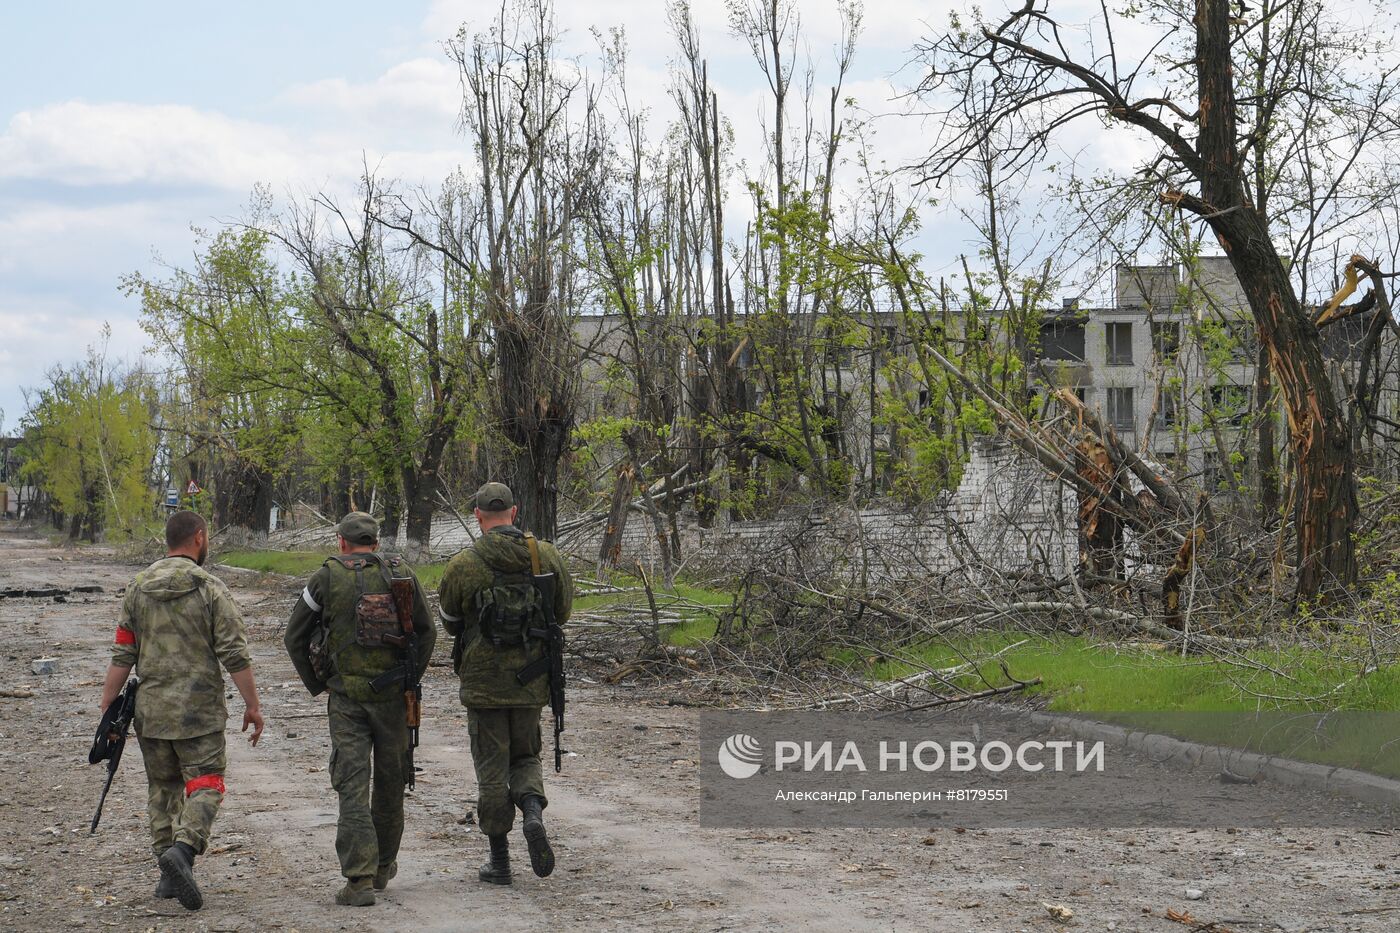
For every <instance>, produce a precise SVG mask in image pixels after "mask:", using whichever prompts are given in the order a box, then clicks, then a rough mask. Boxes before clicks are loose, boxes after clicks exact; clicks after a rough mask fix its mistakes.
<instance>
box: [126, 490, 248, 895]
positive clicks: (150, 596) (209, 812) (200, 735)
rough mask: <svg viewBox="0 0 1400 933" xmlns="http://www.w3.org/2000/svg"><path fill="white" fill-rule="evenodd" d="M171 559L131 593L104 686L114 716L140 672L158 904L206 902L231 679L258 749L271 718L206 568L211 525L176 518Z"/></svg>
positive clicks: (231, 608)
mask: <svg viewBox="0 0 1400 933" xmlns="http://www.w3.org/2000/svg"><path fill="white" fill-rule="evenodd" d="M165 542H166V547H167V550H168V554H167V556H166V557H164V558H162V559H161V560H158V561H156V562H155V563H154V564H152V565H151V566H149V567H147V568H146V569H145V570H143V571H141V572H140V573H139V574H137V575H136V579H135V580H133V581H132V582H131V585H130V586H128V587H127V589H126V597H125V599H124V600H123V601H122V609H121V619H120V621H119V622H118V623H117V636H116V644H115V645H114V646H113V648H112V664H111V666H110V667H108V669H107V679H106V682H105V683H104V684H103V688H102V708H103V709H106V708H107V707H108V706H110V705H111V703H112V701H113V700H115V699H116V697H117V694H118V693H120V692H121V689H122V686H123V685H124V684H125V683H126V680H127V676H128V674H129V673H130V672H131V669H132V668H133V667H135V668H136V673H137V675H138V676H139V677H140V678H141V689H140V690H138V691H137V693H136V720H135V727H136V736H137V739H138V740H139V741H140V744H141V757H142V758H143V759H144V761H145V765H146V783H147V787H148V797H147V812H148V814H149V817H150V825H151V847H152V849H154V851H155V855H156V858H157V860H158V862H159V865H160V871H161V879H160V883H159V884H158V885H157V886H156V896H157V897H166V898H168V897H175V898H179V900H180V903H181V904H183V905H184V906H185V907H186V908H188V909H190V910H198V909H199V908H200V907H201V906H203V904H204V898H203V895H202V894H201V893H200V891H199V886H198V885H197V884H196V883H195V879H194V859H195V856H196V855H200V854H202V853H203V852H204V850H205V848H206V847H207V846H208V845H209V831H210V829H211V828H212V827H213V825H214V817H215V815H216V814H217V813H218V812H219V805H220V804H221V803H222V802H223V799H224V766H225V757H224V725H225V723H226V722H227V721H228V709H227V707H226V706H225V705H224V681H223V676H222V674H221V673H220V672H219V668H220V666H222V667H223V669H224V670H226V671H228V672H229V675H230V676H231V677H232V679H233V682H234V685H235V686H237V687H238V692H239V693H240V694H241V695H242V697H243V703H244V712H243V730H244V731H245V732H246V731H247V730H248V727H249V726H252V727H253V734H252V736H251V737H250V739H249V741H251V742H252V744H254V745H257V744H258V738H259V737H260V736H261V735H262V731H263V718H262V712H261V710H260V706H259V703H258V689H257V686H256V684H255V683H254V680H253V668H252V659H251V658H250V656H249V654H248V639H247V636H246V635H245V634H244V631H243V618H242V616H241V615H239V612H238V607H237V606H236V605H234V602H233V597H232V596H231V595H230V594H229V591H228V587H226V586H225V585H224V584H223V582H222V581H221V580H219V579H218V578H217V577H215V576H213V575H212V574H210V573H209V572H208V571H206V570H204V569H203V564H204V560H205V558H206V557H207V556H208V553H209V540H208V530H207V528H206V526H205V523H204V519H203V518H201V517H200V516H198V515H197V514H195V513H194V512H176V513H175V514H174V515H172V516H170V519H169V521H167V522H166V524H165Z"/></svg>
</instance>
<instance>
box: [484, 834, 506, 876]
mask: <svg viewBox="0 0 1400 933" xmlns="http://www.w3.org/2000/svg"><path fill="white" fill-rule="evenodd" d="M486 838H487V839H488V840H490V842H491V857H490V858H489V859H487V860H486V864H485V865H482V866H481V868H480V870H478V871H477V873H476V876H477V877H478V878H480V879H481V880H482V881H486V882H489V883H490V884H510V837H509V836H487V837H486Z"/></svg>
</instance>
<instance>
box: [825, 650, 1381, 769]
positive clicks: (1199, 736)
mask: <svg viewBox="0 0 1400 933" xmlns="http://www.w3.org/2000/svg"><path fill="white" fill-rule="evenodd" d="M1022 641H1024V644H1019V645H1018V644H1017V642H1022ZM1013 645H1014V646H1015V647H1009V646H1013ZM997 651H1003V653H1002V654H1001V655H1000V656H999V658H998V659H996V660H991V661H981V662H979V663H978V664H977V665H976V666H975V668H974V669H972V670H970V671H968V672H967V673H963V674H959V675H956V676H954V677H951V678H949V679H950V680H951V681H952V682H954V683H956V684H957V685H958V686H961V687H963V688H965V689H967V690H969V691H977V690H981V689H986V688H988V687H1000V686H1005V685H1007V684H1009V683H1010V682H1011V680H1010V678H1008V677H1007V675H1006V673H1005V672H1004V671H1003V670H1002V668H1001V664H1000V662H1004V663H1005V664H1006V668H1007V670H1009V671H1010V673H1011V675H1012V676H1013V677H1014V678H1015V679H1016V680H1020V681H1029V680H1034V679H1035V678H1037V677H1039V678H1040V679H1041V683H1039V684H1037V685H1035V686H1033V687H1029V688H1027V689H1026V690H1025V691H1024V692H1023V693H1020V694H1018V695H1019V696H1026V695H1029V696H1033V697H1038V698H1040V699H1042V700H1043V701H1044V702H1045V705H1046V707H1047V708H1048V709H1050V710H1053V711H1060V712H1068V713H1074V712H1083V713H1093V714H1095V715H1096V716H1100V717H1102V718H1105V719H1109V720H1113V721H1117V722H1120V723H1122V724H1124V725H1129V726H1132V727H1133V728H1136V729H1142V730H1145V731H1153V732H1165V733H1168V734H1173V735H1177V736H1179V737H1181V738H1188V739H1194V740H1197V741H1201V742H1205V743H1207V744H1218V745H1227V746H1231V747H1236V748H1248V749H1252V750H1257V751H1263V752H1267V753H1272V754H1282V755H1287V756H1289V757H1293V758H1298V759H1302V760H1308V761H1317V762H1322V763H1325V764H1334V765H1340V766H1344V767H1354V768H1362V769H1364V770H1368V771H1373V772H1376V773H1380V774H1385V775H1387V776H1390V777H1400V744H1397V743H1391V742H1388V741H1386V740H1387V739H1391V738H1400V736H1394V735H1392V733H1394V732H1395V727H1394V721H1395V718H1394V713H1393V712H1391V711H1394V710H1396V709H1397V708H1400V674H1397V670H1396V667H1395V666H1387V665H1382V666H1381V667H1380V669H1379V670H1376V671H1374V672H1372V673H1370V674H1368V675H1367V676H1364V677H1359V676H1357V671H1356V670H1355V668H1354V667H1352V666H1348V665H1346V664H1344V663H1342V662H1340V661H1339V660H1338V657H1337V655H1335V654H1332V653H1329V652H1327V651H1325V650H1320V649H1310V648H1301V647H1286V648H1277V649H1259V650H1254V651H1249V652H1246V653H1244V655H1243V656H1242V657H1241V658H1238V659H1236V660H1235V662H1234V663H1226V662H1224V661H1220V660H1216V659H1212V658H1200V657H1194V656H1193V657H1185V658H1183V657H1181V655H1180V654H1179V653H1175V652H1172V651H1168V650H1161V649H1156V648H1153V647H1151V646H1148V645H1132V646H1112V645H1102V644H1098V643H1095V642H1093V641H1091V640H1090V639H1087V638H1084V637H1071V636H1055V637H1045V636H1034V635H1027V634H1024V633H1012V632H996V633H984V634H979V635H971V636H960V637H956V638H952V639H947V640H938V641H933V642H929V643H926V644H923V645H919V646H916V647H913V648H905V649H902V650H901V651H900V652H897V653H898V654H899V655H901V656H902V657H904V658H909V659H914V660H917V661H919V662H921V663H922V664H926V665H928V666H929V667H932V668H935V669H943V668H949V667H953V666H954V665H957V664H962V663H965V662H967V661H968V660H969V659H981V658H986V657H987V656H988V655H990V654H992V653H994V652H997ZM833 660H835V661H836V662H837V663H840V664H843V665H845V666H847V667H848V668H849V669H851V670H852V672H859V673H862V674H864V675H865V676H866V677H869V678H871V679H875V680H886V679H892V678H895V677H904V676H908V675H910V674H913V673H916V672H917V671H918V670H919V669H920V668H918V667H917V666H916V665H914V664H911V663H906V662H904V661H899V660H888V659H875V658H872V657H862V656H861V654H860V653H859V652H856V651H853V650H843V651H840V652H836V653H835V654H834V655H833ZM1329 710H1347V711H1355V712H1357V715H1355V716H1351V717H1328V718H1327V720H1326V721H1325V723H1323V724H1322V727H1321V728H1319V720H1318V717H1308V716H1300V715H1298V714H1299V713H1301V712H1305V711H1312V712H1324V711H1329ZM1183 713H1193V714H1208V713H1250V714H1259V715H1257V716H1250V717H1240V716H1209V715H1194V716H1183V715H1179V714H1183ZM1392 746H1394V748H1395V750H1392Z"/></svg>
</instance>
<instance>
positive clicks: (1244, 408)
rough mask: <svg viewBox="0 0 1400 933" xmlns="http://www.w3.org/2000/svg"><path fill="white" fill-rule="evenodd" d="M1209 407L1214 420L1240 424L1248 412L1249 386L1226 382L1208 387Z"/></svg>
mask: <svg viewBox="0 0 1400 933" xmlns="http://www.w3.org/2000/svg"><path fill="white" fill-rule="evenodd" d="M1210 407H1211V411H1212V414H1213V416H1214V417H1215V420H1216V421H1219V422H1221V423H1222V424H1231V425H1240V424H1243V423H1244V418H1245V415H1247V414H1249V386H1243V385H1237V384H1235V383H1226V384H1224V385H1217V386H1211V387H1210Z"/></svg>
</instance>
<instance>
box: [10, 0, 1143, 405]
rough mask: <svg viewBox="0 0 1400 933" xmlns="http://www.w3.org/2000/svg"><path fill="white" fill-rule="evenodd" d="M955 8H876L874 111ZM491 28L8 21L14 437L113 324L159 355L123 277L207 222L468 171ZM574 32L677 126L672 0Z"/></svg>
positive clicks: (899, 137)
mask: <svg viewBox="0 0 1400 933" xmlns="http://www.w3.org/2000/svg"><path fill="white" fill-rule="evenodd" d="M951 5H952V3H951V0H932V2H916V0H886V2H883V3H875V2H870V3H868V4H867V8H866V10H865V23H864V29H863V37H862V41H861V43H860V46H859V51H858V53H857V58H856V67H855V72H854V74H853V76H852V79H851V80H850V82H849V83H848V85H847V91H848V92H849V93H850V94H851V95H853V96H855V97H856V98H857V100H858V101H859V103H860V105H861V106H862V107H863V108H865V109H866V110H867V111H870V112H873V113H880V112H885V111H888V110H891V109H895V108H896V107H897V105H896V104H894V103H892V102H891V100H890V99H891V97H892V96H893V95H894V94H895V93H896V91H897V90H899V89H902V88H903V87H905V86H907V84H908V82H909V81H910V80H911V76H910V75H909V74H908V73H907V72H906V73H905V74H903V75H901V74H899V73H898V72H899V69H900V68H901V66H902V65H903V63H904V62H906V61H907V60H908V58H909V48H910V46H911V45H912V43H913V42H914V41H915V40H916V39H917V37H918V36H919V35H920V34H921V33H924V32H926V31H927V30H926V29H925V28H924V27H923V26H922V25H921V24H922V23H924V22H930V23H934V24H942V23H944V22H946V16H947V11H948V9H949V8H950V6H951ZM958 5H959V6H961V4H958ZM694 7H695V11H694V15H695V19H696V22H697V26H698V29H699V33H700V38H701V44H702V48H703V50H704V51H705V53H706V54H707V56H708V57H709V59H710V61H711V75H712V78H713V80H714V82H715V84H716V85H717V87H718V90H719V95H720V106H721V109H722V110H723V112H724V113H725V115H726V117H727V119H728V120H729V121H731V123H732V125H733V127H734V129H735V134H736V148H737V152H738V155H739V156H740V157H741V158H748V159H757V158H758V156H759V153H760V151H761V149H760V147H761V142H762V132H763V131H762V125H763V124H762V114H763V112H764V103H765V94H766V90H765V84H764V81H763V78H762V76H761V74H760V73H759V71H758V69H757V66H756V65H755V64H754V63H753V61H752V59H751V58H750V56H749V53H748V50H747V49H746V48H745V46H744V45H743V43H742V42H741V41H740V40H738V39H735V38H734V37H732V36H731V35H730V34H729V29H728V24H727V18H726V14H725V11H724V8H723V6H722V4H720V3H718V2H714V0H703V2H696V3H695V4H694ZM1094 8H1095V9H1097V7H1096V6H1095V7H1094ZM800 9H801V16H802V21H803V27H804V33H805V35H806V41H807V47H808V48H809V49H810V51H811V53H812V55H813V57H814V58H816V59H819V60H821V61H827V60H829V58H830V49H831V47H832V45H833V44H834V42H835V40H836V36H837V18H836V16H835V7H834V3H830V2H826V0H801V2H800ZM490 10H494V4H493V3H484V4H483V3H480V2H472V0H416V2H396V3H385V2H377V3H368V2H345V0H342V2H335V3H331V2H325V0H317V2H305V0H282V2H279V3H272V2H267V0H251V2H247V0H245V2H241V3H230V4H219V5H215V4H189V3H179V4H177V3H170V2H140V3H133V4H112V3H102V4H98V3H92V2H82V3H65V4H37V3H25V4H21V3H10V4H4V5H3V6H0V35H3V36H4V37H5V40H6V42H5V46H6V48H5V54H4V56H3V57H0V410H3V413H4V414H3V421H0V431H3V432H4V433H11V432H12V431H13V430H14V428H15V426H16V422H17V421H18V419H19V417H20V415H21V414H22V412H23V407H24V406H23V402H22V395H21V387H26V386H29V387H32V386H36V385H39V384H40V383H41V382H42V381H43V377H44V373H45V371H46V370H47V369H48V368H49V367H51V366H53V365H54V364H56V363H62V362H71V361H73V360H76V359H78V358H80V357H81V356H82V354H83V352H84V347H85V346H86V345H88V344H91V343H93V342H94V341H95V340H96V339H97V337H98V334H99V331H100V329H101V327H102V325H103V323H104V322H105V323H108V324H110V326H111V329H112V337H111V344H110V350H111V352H112V354H114V355H116V356H122V357H125V358H128V359H131V360H135V359H137V358H138V357H139V355H140V353H141V350H142V348H143V347H144V345H145V342H146V341H145V337H144V335H143V334H142V333H141V331H140V329H139V327H138V325H137V317H138V314H137V312H138V309H137V307H136V306H135V303H134V302H133V301H131V300H130V299H127V298H125V297H124V296H122V295H121V294H120V292H119V290H118V281H119V279H120V277H121V276H122V275H124V274H128V273H131V272H133V271H138V270H140V271H144V272H147V273H156V272H158V271H159V267H158V265H157V262H156V260H155V258H154V257H156V256H159V257H160V258H161V260H162V261H164V262H167V263H171V264H175V265H181V264H188V261H189V257H190V255H191V251H192V249H193V247H194V236H193V234H192V233H191V226H192V225H193V226H199V227H204V228H208V227H212V226H215V225H217V223H218V222H220V221H224V220H233V219H236V218H237V217H238V216H239V215H240V212H241V211H242V208H243V206H244V205H245V204H246V203H247V201H248V196H249V192H250V190H251V188H252V186H253V185H254V184H257V183H265V184H268V185H270V186H271V187H272V189H273V191H274V192H275V193H276V194H278V195H281V196H283V197H296V196H301V195H305V194H307V193H310V192H314V191H320V190H329V191H344V190H346V189H347V188H348V187H349V186H350V185H351V184H353V182H354V179H355V178H356V175H357V173H358V172H359V170H360V166H361V159H362V158H367V159H368V160H369V161H370V162H371V164H374V165H377V166H379V168H380V171H381V173H383V174H387V175H390V176H397V177H400V178H403V179H405V180H406V181H408V182H411V183H426V184H433V183H436V182H437V181H439V180H441V178H442V177H444V176H445V175H446V174H447V173H448V172H449V171H451V170H452V169H453V168H454V167H455V166H457V165H458V164H460V163H461V162H462V161H463V160H464V159H465V157H466V150H465V147H464V146H463V144H462V141H461V140H460V139H459V138H458V136H457V135H456V133H455V132H454V130H453V121H454V118H455V115H456V109H457V101H458V88H457V79H456V74H455V71H454V69H453V68H452V66H450V65H449V63H448V62H447V60H446V58H445V57H444V56H443V54H442V51H441V43H442V41H443V40H445V39H446V38H448V37H449V36H451V35H452V34H453V33H454V32H455V30H456V28H457V27H458V26H459V25H460V24H461V23H462V22H463V21H464V20H468V19H470V18H472V17H476V18H478V20H479V18H480V17H482V16H484V15H486V13H487V12H488V11H490ZM558 16H559V19H560V20H561V24H562V25H563V27H564V28H565V29H566V30H567V36H568V39H567V43H566V46H567V49H568V51H569V52H571V53H572V54H577V55H580V56H585V57H586V56H587V55H588V54H589V53H591V52H592V51H593V50H594V49H595V45H594V42H593V40H592V38H591V37H590V35H589V31H588V27H589V26H591V25H596V26H600V27H609V26H613V25H623V26H625V27H626V29H627V32H628V36H629V45H630V47H631V55H630V58H629V84H630V91H631V94H632V96H633V98H634V102H639V103H640V104H641V105H643V106H647V107H651V108H652V110H653V113H655V114H660V115H661V116H660V122H664V121H665V120H666V119H668V114H669V112H670V104H669V101H668V100H667V99H666V86H667V79H666V66H667V63H668V61H669V60H670V59H671V58H672V56H673V54H674V53H673V46H672V42H671V38H670V35H669V30H668V28H667V25H666V20H665V16H664V5H663V3H662V2H661V0H593V2H587V3H582V2H576V0H570V2H560V3H559V4H558ZM825 83H826V75H825V74H822V73H819V74H818V81H817V86H818V88H819V89H821V88H824V87H825ZM819 93H820V91H819ZM652 135H653V138H655V137H656V136H658V135H660V128H659V127H657V128H656V129H654V130H653V134H652ZM923 145H924V140H923V137H922V131H921V128H920V125H919V123H918V122H917V121H916V120H912V119H910V120H905V121H904V122H902V123H900V124H899V125H898V127H897V128H895V127H886V128H882V129H880V130H879V136H878V137H877V149H878V151H879V152H880V153H881V154H882V155H883V156H885V157H886V158H887V159H888V160H889V161H890V162H891V163H892V164H894V163H899V162H900V161H902V160H904V159H906V158H909V157H912V156H914V155H917V154H918V152H919V151H920V149H921V147H922V146H923ZM1130 154H1131V153H1129V155H1130ZM1126 157H1127V156H1126V155H1125V156H1124V158H1126ZM928 227H929V229H930V231H931V233H930V237H929V240H930V245H931V247H932V248H930V249H929V252H930V254H931V257H930V258H931V262H932V264H933V265H934V266H935V267H941V266H943V265H947V266H948V267H949V268H950V269H951V268H952V267H953V264H954V263H956V256H957V253H958V252H959V251H962V250H965V249H967V235H966V229H965V227H963V226H962V225H961V224H959V223H958V222H957V221H956V218H954V217H953V216H951V215H949V214H946V213H944V214H938V215H935V216H933V217H930V218H929V219H928Z"/></svg>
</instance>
